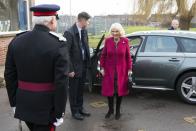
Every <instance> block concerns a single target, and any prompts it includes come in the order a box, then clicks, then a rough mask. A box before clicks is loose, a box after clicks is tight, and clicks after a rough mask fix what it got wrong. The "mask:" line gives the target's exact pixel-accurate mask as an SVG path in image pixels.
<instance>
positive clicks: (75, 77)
mask: <svg viewBox="0 0 196 131" xmlns="http://www.w3.org/2000/svg"><path fill="white" fill-rule="evenodd" d="M89 19H90V15H89V14H88V13H86V12H81V13H79V14H78V17H77V22H76V23H75V24H74V25H73V26H72V27H71V28H70V29H68V30H67V31H65V32H64V37H65V38H66V39H67V41H68V47H69V54H70V71H69V100H70V106H71V112H72V116H73V118H75V119H77V120H83V119H84V117H85V116H90V113H88V112H86V111H85V110H84V108H83V87H84V82H85V78H86V70H87V68H88V67H89V65H90V53H89V46H88V33H87V30H86V27H87V26H88V24H89Z"/></svg>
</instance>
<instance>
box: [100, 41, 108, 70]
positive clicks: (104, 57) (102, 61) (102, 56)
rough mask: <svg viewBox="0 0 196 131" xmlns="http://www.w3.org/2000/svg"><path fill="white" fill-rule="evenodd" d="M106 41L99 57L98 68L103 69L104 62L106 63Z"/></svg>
mask: <svg viewBox="0 0 196 131" xmlns="http://www.w3.org/2000/svg"><path fill="white" fill-rule="evenodd" d="M106 45H107V39H106V40H105V44H104V47H103V50H102V52H101V57H100V67H101V68H104V67H105V61H106V57H107V46H106Z"/></svg>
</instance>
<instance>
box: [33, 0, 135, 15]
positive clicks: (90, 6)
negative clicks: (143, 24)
mask: <svg viewBox="0 0 196 131" xmlns="http://www.w3.org/2000/svg"><path fill="white" fill-rule="evenodd" d="M70 1H71V4H70ZM35 4H36V5H37V4H58V5H60V7H61V10H60V14H68V15H70V14H72V15H77V14H78V13H79V12H81V11H86V12H88V13H89V14H90V15H92V16H95V15H108V14H131V13H132V12H133V10H135V9H134V6H133V5H134V0H35ZM70 5H71V6H70ZM70 7H71V8H70Z"/></svg>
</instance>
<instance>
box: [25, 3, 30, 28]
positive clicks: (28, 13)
mask: <svg viewBox="0 0 196 131" xmlns="http://www.w3.org/2000/svg"><path fill="white" fill-rule="evenodd" d="M24 1H25V2H26V12H27V30H30V11H29V0H24Z"/></svg>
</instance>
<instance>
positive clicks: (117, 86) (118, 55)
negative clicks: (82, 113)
mask: <svg viewBox="0 0 196 131" xmlns="http://www.w3.org/2000/svg"><path fill="white" fill-rule="evenodd" d="M110 33H111V37H109V38H106V40H105V45H104V48H103V51H102V54H101V58H100V66H101V73H102V75H103V80H102V95H103V96H107V97H108V106H109V110H108V113H107V114H106V115H105V118H106V119H107V118H110V116H111V115H112V114H113V113H114V102H113V101H114V96H116V114H115V119H117V120H118V119H119V118H120V116H121V114H120V105H121V101H122V96H125V95H128V93H129V89H128V75H129V73H132V59H131V55H130V49H129V44H128V39H127V38H125V37H123V35H124V29H123V27H122V26H121V24H119V23H114V24H112V25H111V27H110Z"/></svg>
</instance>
